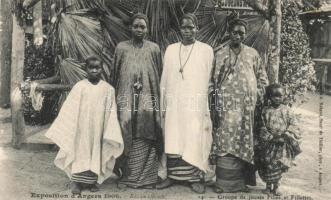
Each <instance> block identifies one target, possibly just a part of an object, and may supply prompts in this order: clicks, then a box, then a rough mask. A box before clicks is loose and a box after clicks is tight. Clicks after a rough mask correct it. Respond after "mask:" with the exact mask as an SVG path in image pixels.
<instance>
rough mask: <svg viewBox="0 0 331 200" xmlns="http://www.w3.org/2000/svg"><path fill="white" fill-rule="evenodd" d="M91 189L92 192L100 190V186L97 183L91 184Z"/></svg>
mask: <svg viewBox="0 0 331 200" xmlns="http://www.w3.org/2000/svg"><path fill="white" fill-rule="evenodd" d="M89 189H90V192H98V191H99V188H98V186H97V185H96V184H92V185H90V187H89Z"/></svg>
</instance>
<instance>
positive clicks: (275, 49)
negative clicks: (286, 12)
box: [267, 0, 282, 83]
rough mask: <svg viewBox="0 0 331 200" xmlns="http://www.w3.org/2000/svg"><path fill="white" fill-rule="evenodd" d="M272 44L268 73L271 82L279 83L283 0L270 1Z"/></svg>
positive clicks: (270, 46)
mask: <svg viewBox="0 0 331 200" xmlns="http://www.w3.org/2000/svg"><path fill="white" fill-rule="evenodd" d="M269 9H270V19H269V23H270V45H269V58H268V65H267V73H268V77H269V82H270V83H278V72H279V63H280V35H281V26H282V9H281V0H272V1H270V8H269Z"/></svg>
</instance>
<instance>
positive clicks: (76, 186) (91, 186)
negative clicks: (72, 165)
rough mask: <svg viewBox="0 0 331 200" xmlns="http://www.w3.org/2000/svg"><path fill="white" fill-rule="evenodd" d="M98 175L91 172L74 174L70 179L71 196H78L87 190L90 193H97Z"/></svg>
mask: <svg viewBox="0 0 331 200" xmlns="http://www.w3.org/2000/svg"><path fill="white" fill-rule="evenodd" d="M97 179H98V175H97V174H95V173H94V172H92V171H90V170H89V171H84V172H80V173H75V174H73V175H72V177H71V181H72V183H71V191H72V193H73V194H80V193H81V191H82V190H84V189H88V190H90V191H91V192H97V191H99V188H98V187H97V185H96V184H97V183H96V181H97Z"/></svg>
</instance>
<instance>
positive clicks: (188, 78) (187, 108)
mask: <svg viewBox="0 0 331 200" xmlns="http://www.w3.org/2000/svg"><path fill="white" fill-rule="evenodd" d="M191 48H192V45H190V46H187V47H184V46H182V47H181V49H182V50H181V57H182V58H181V63H182V65H183V64H184V63H185V61H186V60H187V57H188V56H189V54H190V53H189V52H190V50H191ZM185 49H186V50H185ZM179 50H180V43H175V44H172V45H169V46H168V48H167V50H166V52H165V56H164V66H163V73H162V78H161V109H162V111H163V120H164V121H163V131H164V140H165V153H166V154H177V155H180V156H182V159H183V160H185V161H186V162H188V163H189V164H191V165H193V166H195V167H198V168H199V169H200V170H202V171H204V172H206V171H207V170H208V169H209V168H208V158H209V153H210V150H211V144H212V125H211V119H210V115H209V110H208V95H207V94H208V84H209V80H210V75H211V70H212V63H213V58H214V53H213V49H212V48H211V47H210V46H209V45H207V44H205V43H202V42H199V41H196V42H195V44H194V46H193V49H192V52H191V55H190V56H189V58H188V60H187V63H186V65H185V67H184V70H183V76H182V74H181V73H180V72H179V70H180V59H179V55H180V53H179Z"/></svg>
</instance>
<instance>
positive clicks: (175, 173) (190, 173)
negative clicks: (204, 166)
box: [167, 154, 203, 182]
mask: <svg viewBox="0 0 331 200" xmlns="http://www.w3.org/2000/svg"><path fill="white" fill-rule="evenodd" d="M167 156H168V157H167V158H168V159H167V169H168V178H170V179H174V180H177V181H188V182H201V180H202V179H203V172H202V171H201V170H200V169H199V168H197V167H195V166H193V165H190V164H189V163H187V162H186V161H184V160H183V159H182V158H181V156H179V155H173V154H168V155H167Z"/></svg>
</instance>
